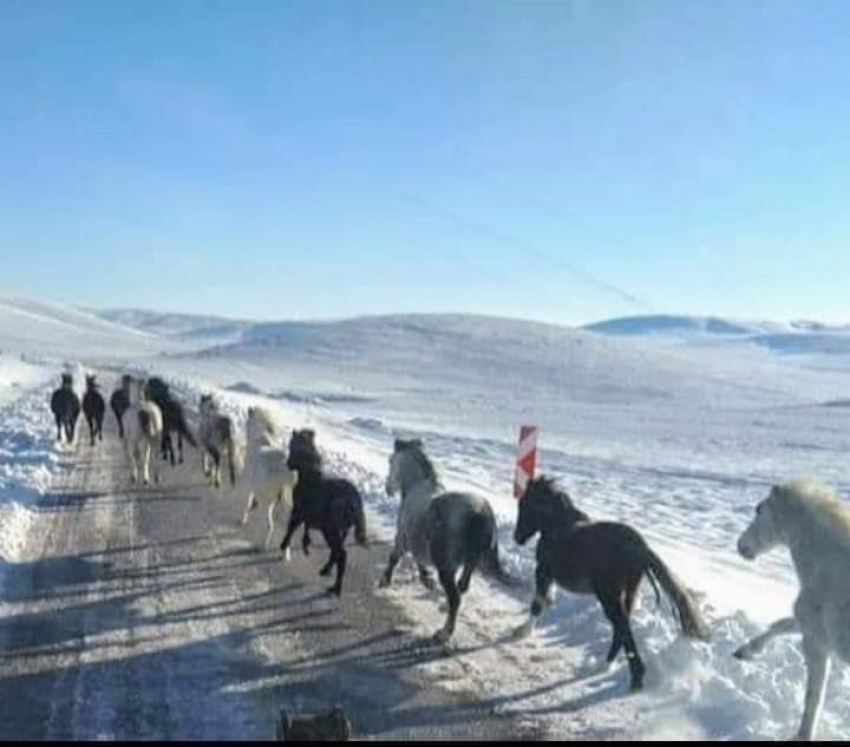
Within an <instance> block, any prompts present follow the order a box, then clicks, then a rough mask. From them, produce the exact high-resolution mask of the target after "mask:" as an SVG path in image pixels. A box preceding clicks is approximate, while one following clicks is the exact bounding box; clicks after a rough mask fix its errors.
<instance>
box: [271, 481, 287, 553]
mask: <svg viewBox="0 0 850 747" xmlns="http://www.w3.org/2000/svg"><path fill="white" fill-rule="evenodd" d="M280 499H281V496H280V494H279V493H278V496H277V498H275V499H274V500H273V501H271V502H270V504H269V533H268V534H267V535H266V550H267V551H268V549H269V548H270V547H271V544H272V535H273V534H274V513H275V509H276V508H277V506H278V504H279V503H280ZM284 560H289V548H287V551H286V553H285V555H284Z"/></svg>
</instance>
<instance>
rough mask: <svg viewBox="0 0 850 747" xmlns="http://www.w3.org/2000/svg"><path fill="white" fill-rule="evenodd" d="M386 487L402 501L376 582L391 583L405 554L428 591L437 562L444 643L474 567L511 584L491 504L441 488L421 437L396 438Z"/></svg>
mask: <svg viewBox="0 0 850 747" xmlns="http://www.w3.org/2000/svg"><path fill="white" fill-rule="evenodd" d="M385 487H386V492H387V495H396V494H397V493H400V494H401V506H400V507H399V511H398V520H397V527H396V536H395V544H394V546H393V549H392V551H391V552H390V557H389V561H388V563H387V567H386V569H385V571H384V574H383V576H382V577H381V580H380V582H379V585H380V586H381V587H382V588H383V587H386V586H389V585H390V584H391V583H392V577H393V571H394V570H395V567H396V566H397V565H398V563H399V561H400V560H401V559H402V558H403V557H404V556H405V555H406V554H407V553H411V554H412V555H413V558H414V559H415V561H416V564H417V567H418V570H419V579H420V581H421V582H422V584H423V585H424V586H425V587H426V588H428V589H431V590H433V589H434V588H435V585H434V581H433V579H432V578H431V575H430V567H432V566H433V567H435V568H436V569H437V575H438V577H439V579H440V584H441V586H442V587H443V591H445V593H446V597H447V598H448V602H449V609H448V617H447V618H446V623H445V625H444V626H443V628H442V629H441V630H438V631H437V632H436V633H435V634H434V636H433V640H434V641H435V642H436V643H442V644H445V643H448V641H449V640H450V639H451V637H452V635H454V631H455V624H456V622H457V615H458V611H459V609H460V603H461V598H462V596H463V595H464V594H465V593H466V592H467V591H468V590H469V585H470V582H471V581H472V574H473V573H474V572H475V569H476V568H478V567H479V566H481V567H483V568H484V569H486V570H488V571H490V572H491V573H493V575H495V576H496V577H497V578H499V579H500V580H502V581H504V582H505V583H507V584H508V585H511V583H510V579H509V577H508V575H507V574H506V573H505V572H504V570H503V569H502V567H501V564H500V562H499V550H498V542H497V539H496V529H497V527H496V517H495V516H494V515H493V509H492V508H491V506H490V504H489V503H488V501H487V500H486V499H484V498H481V497H480V496H476V495H471V494H469V493H455V492H444V491H443V490H442V486H441V485H440V480H439V477H438V476H437V472H436V470H435V469H434V466H433V464H432V463H431V461H430V459H428V456H427V455H426V454H425V451H424V450H423V446H422V441H421V440H419V439H414V440H412V441H404V440H401V439H396V441H395V446H394V450H393V454H392V456H391V457H390V471H389V474H388V476H387V480H386V486H385ZM461 567H462V568H463V572H462V573H461V575H460V580H458V578H457V572H458V570H459V569H460V568H461Z"/></svg>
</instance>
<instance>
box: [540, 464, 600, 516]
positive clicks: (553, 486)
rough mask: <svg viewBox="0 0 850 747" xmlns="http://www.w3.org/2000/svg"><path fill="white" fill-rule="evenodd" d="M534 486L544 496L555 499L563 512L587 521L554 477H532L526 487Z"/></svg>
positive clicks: (582, 512) (584, 514) (583, 513)
mask: <svg viewBox="0 0 850 747" xmlns="http://www.w3.org/2000/svg"><path fill="white" fill-rule="evenodd" d="M532 486H536V487H537V488H538V489H539V490H540V491H541V492H543V493H545V494H546V495H548V496H550V497H552V498H555V499H556V500H557V501H558V503H559V505H560V507H561V508H563V509H564V510H565V511H569V512H570V513H572V514H577V515H578V516H580V517H581V518H583V519H587V520H589V519H590V517H589V516H588V515H587V514H586V513H585V512H584V511H582V510H581V509H579V508H576V505H575V504H574V503H573V500H572V498H570V494H569V493H568V492H567V491H566V490H564V489H563V488H562V487H561V486H560V484H559V483H558V481H557V480H556V479H555V478H554V477H549V476H547V475H540V476H539V477H534V478H532V479H531V481H530V482H529V484H528V487H529V488H531V487H532Z"/></svg>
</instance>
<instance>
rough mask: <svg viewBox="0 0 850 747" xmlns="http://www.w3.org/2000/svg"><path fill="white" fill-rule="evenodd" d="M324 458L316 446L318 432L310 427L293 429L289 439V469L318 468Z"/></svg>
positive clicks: (287, 461)
mask: <svg viewBox="0 0 850 747" xmlns="http://www.w3.org/2000/svg"><path fill="white" fill-rule="evenodd" d="M321 462H322V458H321V456H320V455H319V450H318V449H317V448H316V432H315V431H313V430H312V429H310V428H303V429H302V430H300V431H299V430H294V431H292V436H291V437H290V439H289V457H288V459H287V460H286V466H287V467H289V469H297V470H301V469H304V468H305V467H307V468H310V467H312V468H314V469H315V468H318V467H320V466H321Z"/></svg>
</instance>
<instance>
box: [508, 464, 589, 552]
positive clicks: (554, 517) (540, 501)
mask: <svg viewBox="0 0 850 747" xmlns="http://www.w3.org/2000/svg"><path fill="white" fill-rule="evenodd" d="M582 519H587V516H586V515H585V514H583V513H582V512H581V511H579V510H578V509H577V508H575V507H574V506H573V504H572V501H571V500H570V497H569V495H568V494H567V493H566V492H565V491H563V490H559V489H558V487H557V485H556V484H555V481H554V480H552V479H550V478H548V477H543V476H540V477H535V478H533V479H532V480H530V481H529V483H528V485H527V486H526V488H525V492H524V493H523V495H522V498H520V500H519V512H518V514H517V522H516V529H515V530H514V541H515V542H516V543H517V544H518V545H524V544H525V543H526V542H528V540H529V539H531V538H532V537H533V536H534V535H535V534H537V532H542V531H544V530H545V529H547V528H548V527H551V526H553V525H563V524H564V523H565V522H572V523H574V522H575V521H577V520H582Z"/></svg>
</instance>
